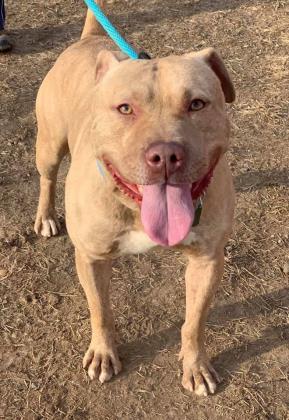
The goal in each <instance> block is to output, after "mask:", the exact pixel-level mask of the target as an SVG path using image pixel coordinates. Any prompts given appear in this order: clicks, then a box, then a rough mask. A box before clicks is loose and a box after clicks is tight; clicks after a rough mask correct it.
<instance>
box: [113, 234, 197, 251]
mask: <svg viewBox="0 0 289 420" xmlns="http://www.w3.org/2000/svg"><path fill="white" fill-rule="evenodd" d="M196 240H197V236H196V234H195V232H190V233H189V234H188V235H187V237H186V238H185V239H184V240H183V241H182V242H181V245H191V244H192V243H193V242H196ZM156 246H158V244H156V243H155V242H154V241H152V240H151V239H150V238H149V237H148V235H147V234H146V233H145V232H144V231H141V230H131V231H129V232H126V233H124V234H123V235H121V236H120V237H119V238H118V253H119V255H126V254H142V253H143V252H146V251H148V250H150V249H151V248H155V247H156Z"/></svg>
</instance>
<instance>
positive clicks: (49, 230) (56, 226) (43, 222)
mask: <svg viewBox="0 0 289 420" xmlns="http://www.w3.org/2000/svg"><path fill="white" fill-rule="evenodd" d="M34 231H35V232H36V233H37V235H42V236H44V237H46V238H50V237H51V236H55V235H57V234H58V232H59V231H60V223H59V221H58V219H57V216H56V214H55V212H53V214H51V213H50V214H49V215H47V216H46V215H45V216H44V215H43V214H37V216H36V220H35V224H34Z"/></svg>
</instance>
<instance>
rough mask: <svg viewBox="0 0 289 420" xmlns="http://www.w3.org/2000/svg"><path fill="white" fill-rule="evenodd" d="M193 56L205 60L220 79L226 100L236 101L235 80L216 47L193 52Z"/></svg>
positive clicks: (229, 101)
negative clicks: (233, 80) (232, 78)
mask: <svg viewBox="0 0 289 420" xmlns="http://www.w3.org/2000/svg"><path fill="white" fill-rule="evenodd" d="M192 56H193V57H199V58H201V59H202V60H204V61H205V63H206V64H207V65H208V66H209V67H210V68H211V69H212V70H213V72H214V73H215V74H216V76H217V77H218V79H219V80H220V83H221V87H222V90H223V93H224V96H225V100H226V102H228V103H231V102H234V100H235V97H236V94H235V89H234V85H233V82H232V80H231V78H230V75H229V73H228V70H227V69H226V66H225V64H224V62H223V60H222V59H221V57H220V56H219V54H218V53H217V52H216V51H215V50H214V48H206V49H204V50H202V51H200V52H197V53H193V54H191V57H192Z"/></svg>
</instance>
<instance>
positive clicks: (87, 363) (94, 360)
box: [83, 342, 121, 383]
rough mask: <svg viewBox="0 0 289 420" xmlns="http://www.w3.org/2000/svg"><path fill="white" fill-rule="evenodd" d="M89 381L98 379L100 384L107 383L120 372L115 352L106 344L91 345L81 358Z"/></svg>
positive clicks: (119, 364)
mask: <svg viewBox="0 0 289 420" xmlns="http://www.w3.org/2000/svg"><path fill="white" fill-rule="evenodd" d="M83 367H84V368H85V369H87V373H88V376H89V377H90V379H91V380H93V379H95V378H96V377H98V379H99V381H100V382H101V383H104V382H107V381H109V380H110V379H111V378H112V376H113V375H117V374H118V373H119V372H120V371H121V363H120V360H119V358H118V354H117V352H116V350H114V349H113V348H112V347H110V346H108V345H106V344H97V343H93V342H92V343H91V344H90V346H89V349H88V350H87V352H86V354H85V356H84V358H83Z"/></svg>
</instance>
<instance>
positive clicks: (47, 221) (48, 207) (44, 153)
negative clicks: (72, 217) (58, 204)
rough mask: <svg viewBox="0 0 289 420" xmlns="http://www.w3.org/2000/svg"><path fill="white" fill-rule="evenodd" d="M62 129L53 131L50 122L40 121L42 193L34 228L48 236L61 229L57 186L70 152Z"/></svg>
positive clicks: (38, 156) (38, 150)
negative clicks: (65, 158)
mask: <svg viewBox="0 0 289 420" xmlns="http://www.w3.org/2000/svg"><path fill="white" fill-rule="evenodd" d="M62 131H63V130H61V129H57V130H56V131H54V132H53V130H52V129H51V127H49V124H43V122H39V121H38V134H37V142H36V165H37V169H38V172H39V174H40V195H39V204H38V210H37V215H36V220H35V224H34V230H35V232H36V233H37V234H41V235H42V236H46V237H50V236H54V235H57V233H58V232H59V229H60V225H59V222H58V219H57V216H56V212H55V187H56V180H57V172H58V168H59V165H60V163H61V160H62V159H63V157H64V156H65V155H66V153H67V152H68V144H67V139H66V136H65V134H64V132H62Z"/></svg>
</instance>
